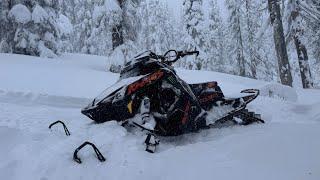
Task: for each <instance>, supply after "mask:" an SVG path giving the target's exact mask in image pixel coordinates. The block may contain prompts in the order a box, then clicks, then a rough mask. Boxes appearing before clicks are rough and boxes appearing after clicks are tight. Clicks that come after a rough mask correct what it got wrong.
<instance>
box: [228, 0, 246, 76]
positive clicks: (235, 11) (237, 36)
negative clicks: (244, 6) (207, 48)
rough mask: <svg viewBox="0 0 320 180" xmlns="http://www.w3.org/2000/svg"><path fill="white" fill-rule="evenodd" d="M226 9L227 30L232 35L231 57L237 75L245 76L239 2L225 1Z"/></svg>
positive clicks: (234, 0)
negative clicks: (235, 64) (235, 63)
mask: <svg viewBox="0 0 320 180" xmlns="http://www.w3.org/2000/svg"><path fill="white" fill-rule="evenodd" d="M226 5H227V8H228V10H229V12H230V16H229V30H230V31H231V34H232V40H233V42H232V44H231V52H229V53H230V54H231V55H230V56H231V57H233V55H232V54H235V55H236V57H235V60H236V62H237V65H238V69H239V72H238V75H240V76H246V62H245V57H244V41H243V35H242V34H243V24H242V22H241V17H240V16H241V1H238V0H226Z"/></svg>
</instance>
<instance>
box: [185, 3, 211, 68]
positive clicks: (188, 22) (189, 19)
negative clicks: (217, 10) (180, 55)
mask: <svg viewBox="0 0 320 180" xmlns="http://www.w3.org/2000/svg"><path fill="white" fill-rule="evenodd" d="M202 3H203V2H202V0H184V1H183V24H184V29H185V32H187V35H188V36H190V37H185V41H184V44H185V48H184V49H185V50H194V49H195V48H196V49H197V50H199V51H201V53H200V56H199V57H197V58H196V59H194V60H190V58H189V59H188V61H187V64H188V68H190V69H202V65H203V64H206V62H204V61H205V60H206V59H207V58H206V55H205V51H204V45H205V34H206V33H205V32H204V31H205V24H204V14H203V9H202Z"/></svg>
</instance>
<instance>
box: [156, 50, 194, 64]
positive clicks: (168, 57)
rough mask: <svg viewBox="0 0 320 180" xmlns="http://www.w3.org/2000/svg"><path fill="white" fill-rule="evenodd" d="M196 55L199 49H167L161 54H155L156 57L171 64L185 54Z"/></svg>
mask: <svg viewBox="0 0 320 180" xmlns="http://www.w3.org/2000/svg"><path fill="white" fill-rule="evenodd" d="M194 54H195V55H196V56H198V55H199V51H196V50H195V51H176V50H169V51H167V52H166V53H164V55H163V56H161V55H156V56H157V59H161V61H162V62H163V63H166V64H169V65H171V64H173V63H175V62H176V61H178V60H179V59H180V58H183V57H185V56H189V55H194Z"/></svg>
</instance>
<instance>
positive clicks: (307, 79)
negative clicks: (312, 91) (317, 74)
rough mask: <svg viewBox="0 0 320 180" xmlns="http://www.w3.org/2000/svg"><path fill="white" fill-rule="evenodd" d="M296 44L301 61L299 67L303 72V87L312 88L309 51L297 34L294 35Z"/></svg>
mask: <svg viewBox="0 0 320 180" xmlns="http://www.w3.org/2000/svg"><path fill="white" fill-rule="evenodd" d="M293 40H294V44H295V46H296V50H297V55H298V61H299V69H300V74H301V80H302V86H303V88H312V87H313V83H312V78H311V71H310V66H309V62H308V53H307V49H306V47H305V46H304V45H303V44H302V43H301V41H300V40H299V38H298V37H297V36H294V37H293Z"/></svg>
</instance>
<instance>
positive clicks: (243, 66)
mask: <svg viewBox="0 0 320 180" xmlns="http://www.w3.org/2000/svg"><path fill="white" fill-rule="evenodd" d="M238 25H239V26H238V27H239V29H238V33H239V34H238V35H239V38H238V41H239V42H238V45H239V46H238V57H237V59H238V65H239V72H240V74H239V75H240V76H243V77H245V76H246V63H245V59H244V53H243V41H242V34H241V27H240V26H241V24H240V18H239V17H238Z"/></svg>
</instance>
